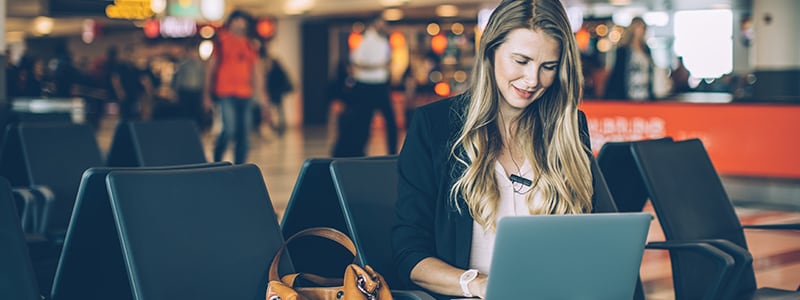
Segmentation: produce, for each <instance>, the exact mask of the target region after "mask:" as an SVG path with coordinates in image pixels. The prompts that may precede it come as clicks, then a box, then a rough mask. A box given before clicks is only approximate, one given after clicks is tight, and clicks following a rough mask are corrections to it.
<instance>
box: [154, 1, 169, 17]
mask: <svg viewBox="0 0 800 300" xmlns="http://www.w3.org/2000/svg"><path fill="white" fill-rule="evenodd" d="M150 9H152V10H153V12H154V13H157V14H160V13H163V12H164V10H166V9H167V0H150Z"/></svg>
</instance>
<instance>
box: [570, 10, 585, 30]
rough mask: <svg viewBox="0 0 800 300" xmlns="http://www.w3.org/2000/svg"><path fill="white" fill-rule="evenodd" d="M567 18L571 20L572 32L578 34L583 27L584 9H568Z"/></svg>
mask: <svg viewBox="0 0 800 300" xmlns="http://www.w3.org/2000/svg"><path fill="white" fill-rule="evenodd" d="M567 18H568V19H569V26H571V27H572V32H578V30H579V29H581V26H583V7H580V6H573V7H569V8H567Z"/></svg>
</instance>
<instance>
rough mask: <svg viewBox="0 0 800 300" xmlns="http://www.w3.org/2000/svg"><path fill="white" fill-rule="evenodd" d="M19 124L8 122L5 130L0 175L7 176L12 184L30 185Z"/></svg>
mask: <svg viewBox="0 0 800 300" xmlns="http://www.w3.org/2000/svg"><path fill="white" fill-rule="evenodd" d="M18 126H19V125H17V124H8V125H7V126H6V127H5V128H3V131H4V132H5V134H4V136H3V143H2V148H0V176H3V177H5V178H6V179H7V180H8V181H9V183H11V186H28V185H30V179H28V168H26V167H25V157H24V155H23V154H22V141H21V140H20V137H19V130H18V128H17V127H18Z"/></svg>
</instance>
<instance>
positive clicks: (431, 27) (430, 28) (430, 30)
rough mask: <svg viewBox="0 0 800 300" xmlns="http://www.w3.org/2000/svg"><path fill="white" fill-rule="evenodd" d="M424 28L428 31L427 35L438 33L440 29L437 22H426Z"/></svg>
mask: <svg viewBox="0 0 800 300" xmlns="http://www.w3.org/2000/svg"><path fill="white" fill-rule="evenodd" d="M425 30H426V31H427V32H428V34H429V35H432V36H435V35H437V34H439V31H440V28H439V24H436V23H430V24H428V27H426V28H425Z"/></svg>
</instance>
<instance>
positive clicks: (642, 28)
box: [605, 17, 655, 101]
mask: <svg viewBox="0 0 800 300" xmlns="http://www.w3.org/2000/svg"><path fill="white" fill-rule="evenodd" d="M646 32H647V24H645V22H644V19H642V18H640V17H635V18H633V20H631V25H630V26H628V28H627V29H625V33H624V34H623V35H622V40H620V43H619V48H617V52H616V58H615V61H614V69H612V70H611V75H610V76H609V77H608V83H607V84H606V95H605V96H606V98H608V99H616V100H621V99H629V100H634V101H643V100H648V99H655V95H654V94H653V71H654V69H655V64H654V63H653V57H652V56H651V55H650V47H648V46H647V41H646V40H645V35H646Z"/></svg>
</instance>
